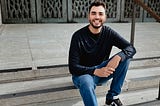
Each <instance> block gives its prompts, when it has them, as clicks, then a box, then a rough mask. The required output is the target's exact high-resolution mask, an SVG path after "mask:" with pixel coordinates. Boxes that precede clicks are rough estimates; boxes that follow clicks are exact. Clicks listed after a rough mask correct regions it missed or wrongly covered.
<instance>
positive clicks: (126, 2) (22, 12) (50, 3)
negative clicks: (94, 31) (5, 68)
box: [1, 0, 160, 23]
mask: <svg viewBox="0 0 160 106" xmlns="http://www.w3.org/2000/svg"><path fill="white" fill-rule="evenodd" d="M92 1H93V0H1V14H2V22H3V23H57V22H60V23H71V22H87V13H88V7H89V4H90V3H91V2H92ZM103 1H104V2H106V4H107V8H108V9H107V10H106V13H107V18H108V22H130V21H131V18H132V10H133V0H103ZM142 1H143V2H144V3H145V4H146V5H147V6H148V7H150V8H151V9H152V10H153V11H155V12H156V14H157V15H159V16H160V0H142ZM136 21H137V22H146V21H155V19H153V18H152V17H151V16H150V15H149V14H148V13H147V12H146V11H145V10H143V8H141V7H140V6H138V5H136Z"/></svg>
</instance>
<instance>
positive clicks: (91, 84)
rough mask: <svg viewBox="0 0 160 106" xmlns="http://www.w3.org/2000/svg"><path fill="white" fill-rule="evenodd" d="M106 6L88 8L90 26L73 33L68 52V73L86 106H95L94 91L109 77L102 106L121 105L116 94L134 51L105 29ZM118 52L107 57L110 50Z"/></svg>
mask: <svg viewBox="0 0 160 106" xmlns="http://www.w3.org/2000/svg"><path fill="white" fill-rule="evenodd" d="M105 11H106V5H105V3H104V2H102V1H100V0H96V1H94V2H92V3H91V5H90V7H89V14H88V20H89V23H90V24H89V25H87V26H85V27H83V28H81V29H79V30H78V31H76V32H75V33H74V34H73V36H72V39H71V44H70V50H69V70H70V73H71V74H72V80H73V83H74V85H75V86H76V87H77V88H78V89H79V91H80V94H81V96H82V99H83V102H84V105H85V106H98V103H97V98H96V94H95V89H96V86H97V85H101V84H104V83H106V82H107V81H108V80H109V79H111V78H112V83H111V85H110V89H109V91H108V92H107V93H106V101H105V104H106V105H108V106H122V103H121V101H120V99H119V98H118V95H119V94H120V93H121V88H122V85H123V82H124V79H125V76H126V73H127V70H128V65H129V61H130V58H132V57H133V55H134V54H135V53H136V50H135V48H134V47H133V46H132V45H131V44H130V43H129V42H128V41H127V40H125V39H124V38H122V37H121V36H120V35H119V34H118V33H117V32H116V31H114V30H112V29H111V28H110V27H107V26H104V25H103V24H104V23H105V21H106V13H105ZM113 46H115V47H117V48H119V49H120V51H119V52H118V53H116V54H115V55H114V56H111V58H109V57H110V53H111V50H112V47H113Z"/></svg>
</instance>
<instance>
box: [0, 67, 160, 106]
mask: <svg viewBox="0 0 160 106" xmlns="http://www.w3.org/2000/svg"><path fill="white" fill-rule="evenodd" d="M159 70H160V67H152V68H146V69H130V70H128V74H127V78H126V81H125V83H124V86H123V91H126V92H128V91H133V90H138V89H145V88H151V87H158V83H159V80H160V71H159ZM109 85H110V81H109V82H108V83H107V84H106V86H99V87H98V88H97V89H96V92H97V94H105V92H106V90H108V88H109ZM79 97H80V95H79V92H78V90H77V89H75V87H74V86H73V84H72V81H71V76H65V77H64V76H63V77H55V78H48V79H39V80H32V81H21V82H12V83H2V84H0V106H8V105H9V106H17V105H24V104H36V103H41V102H50V101H54V102H56V101H64V100H66V99H71V98H79Z"/></svg>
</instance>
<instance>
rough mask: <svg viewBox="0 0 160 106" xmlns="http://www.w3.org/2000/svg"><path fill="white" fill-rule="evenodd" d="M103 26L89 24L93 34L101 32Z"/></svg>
mask: <svg viewBox="0 0 160 106" xmlns="http://www.w3.org/2000/svg"><path fill="white" fill-rule="evenodd" d="M101 29H102V27H100V28H93V27H92V25H89V30H90V31H91V32H92V33H93V34H97V33H100V31H101Z"/></svg>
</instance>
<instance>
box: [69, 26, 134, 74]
mask: <svg viewBox="0 0 160 106" xmlns="http://www.w3.org/2000/svg"><path fill="white" fill-rule="evenodd" d="M88 27H89V26H88V25H87V26H85V27H83V28H82V29H80V30H78V31H77V32H75V33H74V34H73V36H72V39H71V44H70V50H69V71H70V73H71V74H72V75H83V74H90V75H93V73H94V70H95V66H96V65H99V64H100V63H102V62H103V61H104V60H107V59H108V58H109V56H110V53H111V49H112V47H113V46H115V47H118V48H119V49H121V50H122V51H120V52H119V53H117V54H118V55H119V56H120V57H121V61H123V60H124V59H126V58H132V57H133V55H134V54H135V53H136V50H135V48H134V47H133V46H131V44H130V43H129V42H128V41H126V40H125V39H123V38H122V37H121V36H120V35H119V34H118V33H116V32H115V31H114V30H112V29H111V28H109V27H107V26H103V27H102V30H101V32H100V34H99V37H98V39H97V40H95V39H94V38H93V36H95V35H94V34H92V33H91V32H90V30H89V28H88Z"/></svg>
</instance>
